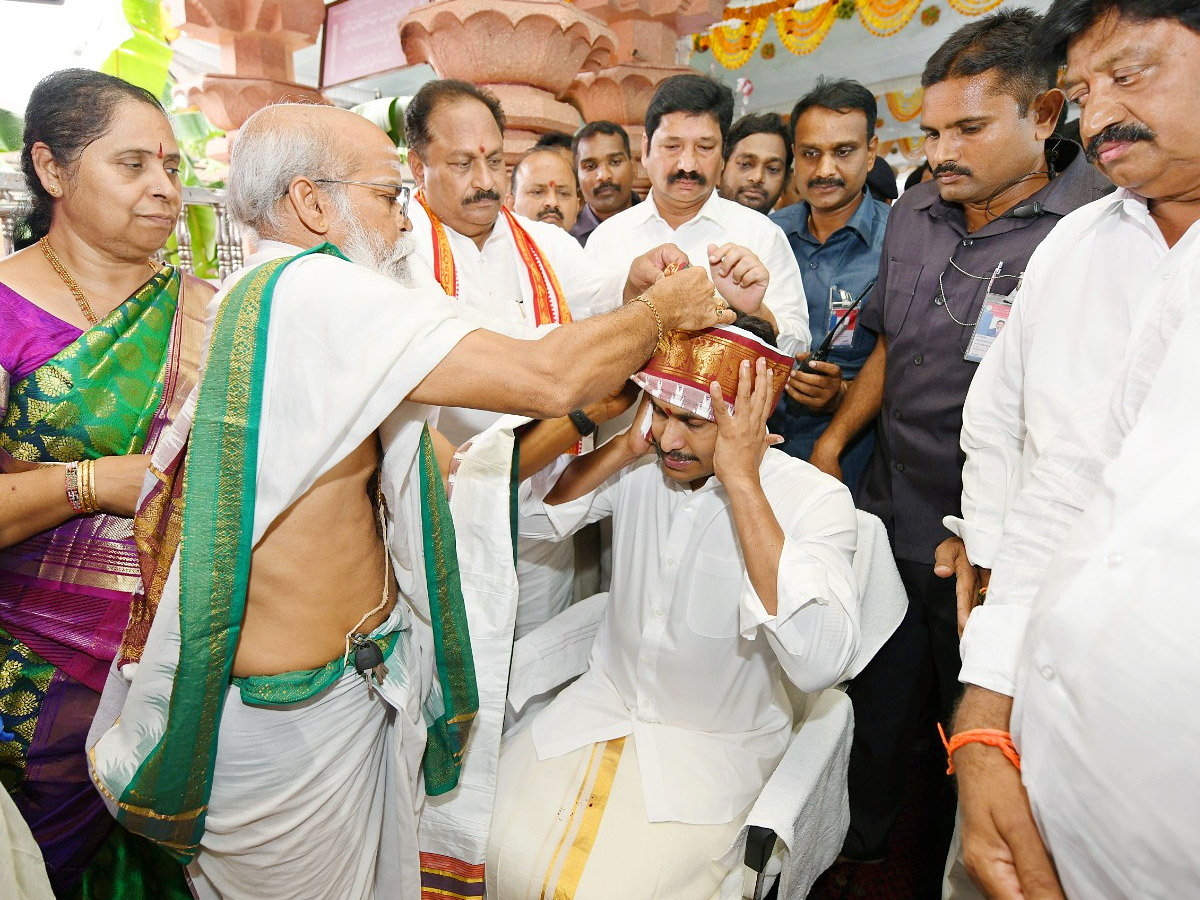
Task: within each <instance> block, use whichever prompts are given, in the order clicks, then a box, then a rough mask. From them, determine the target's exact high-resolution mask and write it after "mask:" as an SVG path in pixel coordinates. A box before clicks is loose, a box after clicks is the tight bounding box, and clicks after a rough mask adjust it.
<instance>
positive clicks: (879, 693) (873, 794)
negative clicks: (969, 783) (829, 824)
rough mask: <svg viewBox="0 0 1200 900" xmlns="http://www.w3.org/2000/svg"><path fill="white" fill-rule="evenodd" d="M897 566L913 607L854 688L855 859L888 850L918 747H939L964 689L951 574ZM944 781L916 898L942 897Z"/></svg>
mask: <svg viewBox="0 0 1200 900" xmlns="http://www.w3.org/2000/svg"><path fill="white" fill-rule="evenodd" d="M896 567H897V568H898V569H899V570H900V578H901V580H902V581H903V582H904V589H905V591H906V592H907V594H908V611H907V612H906V613H905V615H904V619H903V621H902V622H901V623H900V627H899V628H897V629H896V631H895V633H894V634H893V635H892V636H891V637H890V638H889V639H888V641H887V643H886V644H884V645H883V647H882V648H880V650H879V652H878V653H877V654H876V655H875V657H874V658H873V659H872V660H871V662H870V663H869V664H868V665H867V667H866V668H865V669H864V670H863V671H862V673H861V674H859V676H858V677H857V678H855V679H854V680H853V681H852V682H851V683H850V688H849V694H850V699H851V701H852V702H853V703H854V744H853V746H852V748H851V750H850V775H849V787H850V832H849V834H848V835H847V837H846V844H845V847H844V849H843V852H844V853H845V854H846V855H847V856H849V857H852V858H855V859H874V858H878V857H882V856H884V855H885V854H886V852H887V837H888V832H889V830H890V829H891V827H892V824H893V822H895V819H896V813H897V812H898V810H899V807H900V801H901V798H902V796H903V793H904V787H905V779H906V776H907V775H908V773H909V772H910V771H911V770H912V769H913V765H914V758H913V750H914V746H916V747H928V748H930V749H931V750H933V751H934V752H936V753H938V754H941V753H942V750H941V744H940V741H939V740H938V738H937V722H939V721H940V722H941V723H942V724H943V726H945V727H947V729H948V728H949V721H950V716H951V714H952V713H953V710H954V705H955V704H956V703H957V702H958V696H959V693H960V692H961V686H960V684H959V682H958V671H959V667H960V658H959V653H958V627H957V623H956V618H955V616H956V613H955V601H954V579H953V578H938V577H937V576H936V575H934V574H933V565H932V564H931V563H926V562H911V561H908V560H896ZM943 771H944V767H943ZM939 785H940V789H939V790H938V791H937V797H936V800H935V801H934V802H935V803H936V805H937V809H936V811H935V813H934V816H933V821H934V822H935V825H934V827H933V828H931V829H930V831H929V833H927V834H924V835H922V840H921V848H920V850H919V854H918V855H919V856H920V857H921V859H919V860H917V866H918V881H919V884H926V883H927V886H926V887H924V888H923V889H922V890H920V891H919V893H918V895H917V896H918V897H919V898H924V897H940V888H939V889H938V890H937V892H936V893H930V891H932V890H933V883H934V881H936V882H937V883H938V884H940V880H941V866H942V865H943V864H944V863H945V859H946V851H947V849H948V847H949V841H950V833H951V831H952V830H953V825H954V793H953V787H952V785H951V783H950V780H949V779H948V778H946V779H944V780H942V781H940V782H939ZM941 788H944V789H941ZM939 848H940V851H939ZM939 852H940V858H939ZM925 869H928V870H929V871H928V873H926V872H924V870H925ZM935 870H936V871H935Z"/></svg>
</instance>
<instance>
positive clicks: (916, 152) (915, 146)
mask: <svg viewBox="0 0 1200 900" xmlns="http://www.w3.org/2000/svg"><path fill="white" fill-rule="evenodd" d="M896 149H898V150H899V151H900V155H901V156H903V157H904V158H905V159H907V160H908V161H909V162H917V161H920V162H924V161H925V138H924V136H922V137H916V138H906V137H904V138H900V139H899V140H897V141H896Z"/></svg>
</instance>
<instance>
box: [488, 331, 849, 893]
mask: <svg viewBox="0 0 1200 900" xmlns="http://www.w3.org/2000/svg"><path fill="white" fill-rule="evenodd" d="M738 325H740V326H741V327H740V328H738V327H726V328H717V329H710V330H709V331H706V332H703V333H701V334H699V335H691V336H688V337H683V336H680V335H678V334H677V335H675V336H674V337H673V338H672V339H671V340H670V341H669V344H668V346H667V348H666V349H665V350H660V352H659V353H658V354H657V355H656V356H655V357H654V358H653V359H652V360H651V362H650V364H649V365H648V366H647V367H646V368H645V369H644V370H643V371H642V372H641V373H639V374H638V375H636V376H634V380H635V381H636V382H637V383H638V384H639V385H641V386H642V387H643V388H644V390H645V391H646V392H647V394H648V395H649V396H648V397H646V398H644V399H643V401H642V405H641V407H640V408H639V414H638V416H637V420H636V424H635V426H634V427H633V428H631V429H630V430H629V431H627V432H626V433H625V434H623V435H621V436H619V437H617V438H615V439H613V440H612V441H610V442H609V443H608V444H606V445H604V446H603V447H602V448H600V449H599V450H596V451H594V452H592V453H590V454H587V455H585V456H582V457H579V458H578V459H576V460H575V461H574V462H572V464H571V465H570V466H569V467H568V468H567V469H566V470H565V472H564V473H563V475H562V476H561V478H560V479H559V480H558V482H557V484H556V485H555V487H554V488H553V490H552V491H551V492H550V493H549V494H548V495H547V497H546V499H545V501H544V503H542V504H540V506H539V508H538V509H537V510H527V512H529V513H530V514H529V515H527V516H526V517H525V518H524V519H523V524H522V529H523V530H525V531H530V532H534V533H545V534H554V535H557V536H558V537H560V538H561V537H565V536H567V535H570V534H571V533H572V532H574V531H575V530H577V529H578V528H581V527H583V526H584V525H585V524H587V523H588V522H594V521H597V520H599V519H601V518H603V517H605V516H609V515H611V516H613V561H614V565H613V582H612V588H611V591H610V599H609V603H608V607H607V609H606V611H605V618H604V620H603V622H602V623H601V625H600V629H599V632H598V633H597V636H596V640H595V644H594V645H593V648H592V653H591V660H590V666H589V669H588V671H587V672H586V673H585V674H584V675H583V676H581V677H580V678H579V680H577V681H576V682H575V683H574V684H572V685H570V686H569V687H567V688H566V689H565V690H564V691H562V693H560V694H559V695H558V697H556V698H555V699H554V701H552V702H551V703H550V705H549V706H547V707H546V708H545V709H543V710H541V711H540V712H539V713H538V714H537V715H536V717H535V718H534V719H533V722H532V726H531V727H520V728H518V729H517V730H515V731H514V732H513V733H512V734H511V735H510V736H509V737H507V738H506V740H505V743H504V745H503V746H502V748H501V762H500V770H499V774H498V776H497V800H496V807H495V814H494V816H493V819H492V831H491V836H490V838H489V841H488V860H487V873H488V874H487V892H488V896H490V897H492V898H494V900H525V898H538V897H549V896H555V897H570V898H572V900H590V898H596V900H612V898H615V897H620V898H623V900H635V898H652V897H661V898H670V900H708V898H710V897H712V896H713V895H714V894H715V892H716V891H717V890H718V888H719V886H720V884H721V881H722V879H723V878H724V877H725V876H726V874H727V873H728V867H727V866H724V865H722V864H721V863H720V862H717V861H716V859H717V858H718V857H720V856H721V855H722V854H723V853H724V852H725V851H726V850H727V849H728V847H729V846H730V844H731V842H732V841H733V840H734V838H735V837H736V835H737V833H738V831H739V829H740V827H741V824H742V822H743V821H744V819H745V816H746V813H747V812H748V810H749V808H750V806H751V804H752V803H753V801H754V800H755V798H756V797H757V796H758V794H759V792H760V791H761V790H762V787H763V785H764V783H765V782H766V780H767V778H768V776H769V775H770V773H771V772H772V771H773V770H774V768H775V766H776V764H777V763H778V761H779V759H780V757H781V756H782V755H783V752H784V750H785V749H786V747H787V744H788V740H789V738H790V735H791V725H792V710H791V706H790V705H789V703H788V700H787V698H786V695H785V694H784V691H783V682H782V676H783V675H784V674H786V676H787V678H788V679H789V680H791V681H792V682H793V683H794V684H795V685H796V686H797V687H798V688H800V689H801V690H803V691H818V690H822V689H824V688H826V687H828V686H829V685H831V684H833V683H835V682H836V681H837V680H838V679H839V678H840V677H841V675H842V673H843V672H844V670H845V669H846V667H847V666H848V665H849V663H850V662H851V660H852V659H853V656H854V654H855V652H856V650H857V647H858V643H859V629H858V591H857V588H856V582H855V578H854V575H853V572H852V570H851V560H852V556H853V554H854V550H855V546H856V543H857V536H858V535H857V525H856V520H855V513H854V506H853V504H852V503H851V501H850V495H849V493H848V492H847V490H846V489H845V487H843V486H842V484H841V483H840V482H838V481H835V480H834V479H833V478H830V477H829V476H826V475H824V474H822V473H821V472H819V471H818V470H816V469H814V468H813V467H812V466H810V465H809V464H808V463H805V462H802V461H800V460H798V459H795V458H793V457H790V456H787V455H786V454H784V453H782V452H780V451H777V450H773V449H768V446H769V444H770V443H771V440H770V436H769V435H768V434H767V429H766V421H767V417H768V415H769V413H770V411H771V410H772V409H773V408H774V405H775V402H776V401H777V400H778V398H779V394H780V392H781V391H782V390H783V384H784V382H785V381H786V378H787V373H788V370H789V368H790V362H791V359H790V357H789V356H787V355H785V354H782V353H780V352H778V351H777V350H775V349H774V348H773V347H771V346H769V344H768V343H766V341H765V339H764V337H773V334H772V330H771V328H770V326H769V325H768V324H767V323H766V322H763V321H762V320H759V319H755V318H753V317H748V316H743V317H741V318H739V319H738V321H737V322H736V323H735V326H738ZM747 329H752V330H754V331H757V332H758V334H754V333H752V332H751V330H747ZM714 378H715V379H718V381H714V380H713V379H714ZM647 429H648V431H647ZM652 450H653V451H655V453H653V454H652V453H651V451H652Z"/></svg>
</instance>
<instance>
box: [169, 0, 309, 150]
mask: <svg viewBox="0 0 1200 900" xmlns="http://www.w3.org/2000/svg"><path fill="white" fill-rule="evenodd" d="M167 5H168V9H169V12H170V16H171V24H172V25H173V26H174V27H176V28H178V29H179V30H181V31H183V32H185V33H187V34H189V35H192V36H193V37H196V38H198V39H200V40H203V41H209V42H211V43H215V44H217V45H219V46H220V48H221V73H220V74H214V75H202V76H200V77H199V78H196V79H195V80H193V81H191V82H188V83H186V84H182V85H180V87H179V90H180V91H181V92H183V93H184V94H185V96H186V97H187V101H188V103H190V104H195V105H196V106H198V107H200V109H201V110H202V111H203V113H204V114H205V115H206V116H207V117H208V120H209V121H210V122H212V123H213V124H214V125H216V126H217V127H218V128H220V129H222V130H223V131H225V132H226V137H225V138H219V139H217V140H216V141H213V142H210V145H209V147H208V153H209V155H210V156H212V157H213V158H215V159H223V160H228V158H229V157H228V142H229V141H230V140H231V139H232V137H233V134H232V133H233V132H236V131H237V129H239V128H241V127H242V125H243V124H244V123H245V121H246V120H247V119H248V118H250V116H251V115H252V114H253V113H255V112H257V111H258V110H260V109H262V108H263V107H264V106H269V105H270V104H272V103H280V102H284V101H289V100H303V101H305V102H311V103H325V102H326V101H325V99H324V98H323V97H322V96H321V94H320V92H318V91H317V90H316V89H315V88H311V87H307V86H305V85H302V84H296V83H295V81H294V79H295V73H294V71H293V67H292V54H293V53H295V52H296V51H297V50H299V49H301V48H302V47H307V46H309V45H310V44H314V43H316V41H317V36H318V34H319V33H320V30H321V25H322V24H323V23H324V21H325V4H324V3H323V2H322V0H168V4H167Z"/></svg>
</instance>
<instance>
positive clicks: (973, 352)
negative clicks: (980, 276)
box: [963, 291, 1012, 363]
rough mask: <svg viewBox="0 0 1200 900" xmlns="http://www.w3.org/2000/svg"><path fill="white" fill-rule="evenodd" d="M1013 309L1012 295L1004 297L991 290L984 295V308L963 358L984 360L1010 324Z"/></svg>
mask: <svg viewBox="0 0 1200 900" xmlns="http://www.w3.org/2000/svg"><path fill="white" fill-rule="evenodd" d="M1011 311H1012V297H1004V296H1001V295H1000V294H993V293H991V292H990V291H989V292H988V293H987V294H986V295H984V298H983V308H982V309H980V310H979V319H978V320H976V322H975V332H974V334H972V335H971V342H970V343H969V344H967V352H966V353H964V354H963V359H965V360H966V361H967V362H973V363H978V362H983V357H984V355H985V354H986V353H987V352H988V350H989V349H990V348H991V346H992V344H994V343H995V342H996V338H997V337H999V335H1000V332H1001V331H1003V330H1004V326H1005V325H1006V324H1008V314H1009V313H1010V312H1011Z"/></svg>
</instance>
